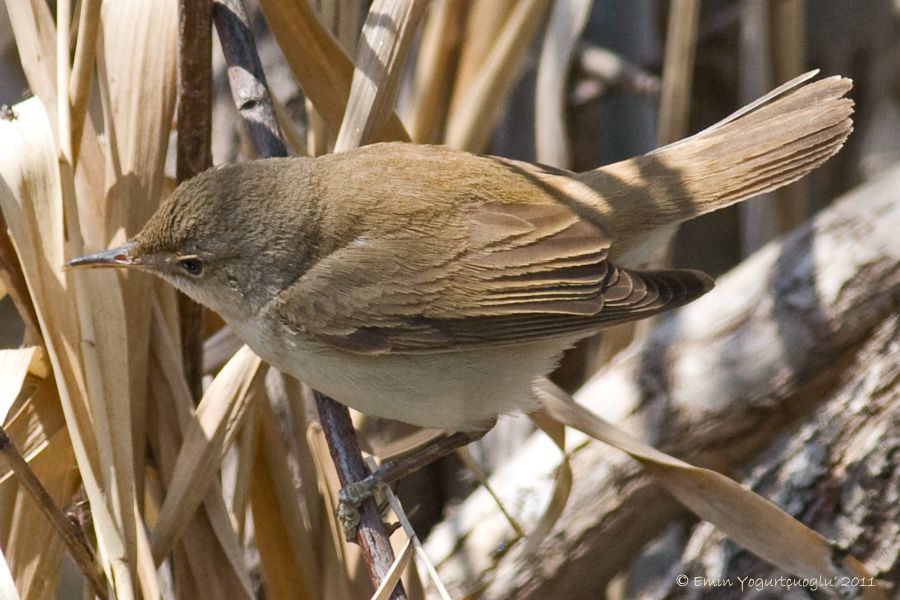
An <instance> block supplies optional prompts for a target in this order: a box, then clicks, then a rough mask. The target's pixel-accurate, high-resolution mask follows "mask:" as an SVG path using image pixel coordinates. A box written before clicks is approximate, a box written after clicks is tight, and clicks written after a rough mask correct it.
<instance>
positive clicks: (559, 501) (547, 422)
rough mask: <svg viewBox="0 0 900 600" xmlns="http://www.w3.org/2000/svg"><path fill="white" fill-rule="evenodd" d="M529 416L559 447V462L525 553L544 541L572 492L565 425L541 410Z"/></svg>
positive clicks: (526, 543) (530, 534)
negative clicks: (547, 499)
mask: <svg viewBox="0 0 900 600" xmlns="http://www.w3.org/2000/svg"><path fill="white" fill-rule="evenodd" d="M529 416H530V417H531V420H532V421H533V422H534V424H535V425H537V426H538V427H539V428H540V429H541V431H543V432H544V433H545V434H546V435H547V437H549V438H550V439H551V440H553V443H554V444H556V447H557V449H559V452H560V454H561V457H560V461H559V464H558V465H557V467H556V470H555V472H554V473H553V493H552V494H551V496H550V501H549V502H548V503H547V507H546V508H545V509H544V513H543V514H542V515H541V516H540V518H539V519H538V520H537V523H535V526H534V529H532V530H531V531H530V532H529V533H528V538H527V539H526V541H525V550H524V552H525V553H526V554H530V553H531V551H532V550H533V549H534V548H536V547H537V545H538V544H540V543H542V542H543V541H544V538H545V537H546V536H547V534H548V533H550V530H551V529H553V525H555V524H556V522H557V521H558V520H559V517H560V516H562V513H563V509H565V507H566V502H568V500H569V495H570V494H571V492H572V482H573V476H572V465H571V463H570V462H569V453H568V452H566V428H565V426H564V425H563V424H562V423H560V422H559V421H557V420H556V419H554V418H552V417H550V416H548V415H547V414H546V413H545V412H544V411H543V410H538V411H535V412H533V413H531V415H529ZM519 533H520V534H521V529H520V530H519Z"/></svg>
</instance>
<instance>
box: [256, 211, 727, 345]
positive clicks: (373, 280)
mask: <svg viewBox="0 0 900 600" xmlns="http://www.w3.org/2000/svg"><path fill="white" fill-rule="evenodd" d="M456 218H457V222H455V223H453V224H452V225H453V226H452V227H448V228H445V230H446V231H456V232H462V233H461V234H460V236H459V239H455V240H443V243H438V242H437V241H435V240H429V239H427V236H425V235H423V233H422V232H423V231H427V230H428V228H427V227H425V226H424V224H419V226H411V227H405V228H398V229H397V230H396V231H394V232H392V233H391V235H389V236H383V237H381V238H377V239H376V238H371V237H367V238H364V243H360V240H359V239H357V240H354V241H353V242H352V243H348V244H347V245H345V246H343V247H342V248H340V249H338V250H337V251H335V252H333V253H332V254H330V255H328V256H326V257H324V258H322V259H321V260H320V261H318V262H317V263H316V264H315V265H314V266H313V267H312V268H310V269H309V270H308V271H307V272H306V273H305V274H304V275H303V276H302V277H301V278H300V279H298V280H297V281H296V282H294V284H293V285H291V286H289V287H288V288H287V289H285V290H284V291H283V292H282V293H281V294H279V295H278V296H277V297H276V299H275V300H274V301H273V303H272V304H271V305H270V307H268V309H267V310H268V312H269V314H270V315H274V316H275V318H278V319H279V320H281V321H282V322H283V324H284V325H285V326H287V327H290V328H292V329H294V330H297V331H299V332H302V334H304V335H306V336H309V337H311V338H313V339H317V340H319V341H322V342H325V343H328V344H331V345H333V346H335V347H338V348H342V349H345V350H349V351H353V352H360V353H375V354H383V353H421V352H445V351H452V350H455V349H460V348H464V347H478V346H489V345H509V344H520V343H526V342H533V341H539V340H542V339H549V338H554V337H561V336H576V337H577V336H578V335H582V334H583V335H588V334H589V333H591V332H593V331H596V330H597V329H600V328H602V327H607V326H609V325H614V324H617V323H622V322H625V321H631V320H634V319H640V318H644V317H647V316H650V315H654V314H657V313H660V312H662V311H665V310H668V309H671V308H674V307H676V306H679V305H681V304H684V303H686V302H689V301H690V300H693V299H694V298H696V297H697V296H699V295H701V294H703V293H705V292H706V291H707V290H708V289H710V287H711V281H710V279H709V278H708V277H707V276H705V275H703V274H702V273H698V272H695V271H681V270H669V271H633V270H625V269H620V268H617V267H616V266H615V265H613V264H612V263H610V262H609V260H608V254H609V245H610V239H609V236H608V235H607V234H606V232H604V231H603V230H602V229H600V228H599V227H597V226H595V225H593V224H591V223H589V222H587V221H585V220H583V219H581V218H579V217H578V216H577V215H576V214H575V213H573V212H572V211H571V210H569V209H568V208H566V207H564V206H562V205H559V204H550V203H545V204H537V203H535V204H526V203H521V202H517V203H503V202H485V203H481V204H478V205H476V208H475V209H473V210H471V211H461V212H460V214H459V215H457V217H456ZM413 225H415V224H413ZM448 242H450V243H448ZM410 248H414V252H410Z"/></svg>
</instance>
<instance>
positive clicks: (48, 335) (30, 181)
mask: <svg viewBox="0 0 900 600" xmlns="http://www.w3.org/2000/svg"><path fill="white" fill-rule="evenodd" d="M14 110H15V112H16V114H17V118H16V119H15V120H13V121H0V140H2V142H3V143H2V144H0V178H2V180H3V181H2V185H0V207H2V210H3V214H4V217H5V219H6V223H7V225H8V227H9V230H10V233H11V237H12V239H13V242H14V243H15V245H16V251H17V254H18V256H19V259H20V261H21V264H22V268H23V273H24V274H25V278H26V281H27V283H28V288H29V291H30V294H31V297H32V299H33V301H34V306H35V310H36V312H37V314H38V319H39V321H40V324H41V330H42V331H43V335H44V342H45V343H46V347H47V351H48V355H49V358H50V362H51V364H52V366H53V371H54V374H55V376H56V382H57V386H58V389H59V392H60V399H61V403H62V406H63V412H64V414H65V417H66V425H67V427H68V430H69V435H70V437H71V440H72V448H73V450H74V451H75V456H76V458H77V461H78V468H79V473H80V475H81V478H82V482H83V484H84V487H85V491H86V492H87V494H88V497H89V499H90V502H91V512H92V515H93V521H94V525H95V532H96V534H97V538H98V540H99V543H100V548H101V561H102V565H103V568H104V570H105V571H106V573H107V576H108V577H109V578H110V580H111V581H122V582H127V581H128V579H129V575H128V567H127V564H126V562H125V561H124V560H123V559H124V550H125V548H124V541H123V539H122V536H121V533H120V530H119V528H118V527H117V526H116V525H115V521H114V520H113V517H112V514H111V513H110V512H109V509H108V506H107V504H106V495H105V493H104V491H103V486H101V484H100V475H99V474H100V472H101V471H100V469H99V464H100V462H99V460H100V458H99V451H98V447H97V440H96V438H95V435H94V429H93V425H92V416H91V411H90V409H89V408H88V404H87V396H88V394H87V391H86V388H87V385H86V382H85V379H84V376H83V374H82V371H81V364H82V362H81V357H80V356H79V355H80V353H81V352H85V351H89V350H90V349H92V348H93V346H92V345H91V344H92V342H93V340H92V338H91V337H90V336H88V335H87V332H82V331H80V330H79V325H78V321H77V315H75V314H73V311H72V293H71V286H70V284H69V283H68V282H67V281H66V280H65V279H64V278H63V274H62V272H61V270H60V268H61V265H62V264H63V263H64V262H65V258H66V252H65V250H64V239H65V238H64V234H63V231H64V226H63V205H62V187H63V186H62V182H61V177H60V168H59V163H58V161H57V148H56V144H55V141H54V138H53V133H52V131H51V128H50V120H49V118H48V115H47V113H46V111H45V110H44V106H43V104H42V103H41V101H40V100H39V99H36V98H34V99H31V100H27V101H25V102H22V103H20V104H18V105H16V107H15V108H14ZM83 334H84V335H85V337H84V338H82V335H83ZM82 339H84V340H86V341H85V343H82ZM129 506H130V502H129ZM113 573H115V574H116V576H115V577H114V576H113ZM123 585H124V583H123ZM123 593H124V591H123ZM125 595H126V597H128V596H129V594H127V593H126V594H125Z"/></svg>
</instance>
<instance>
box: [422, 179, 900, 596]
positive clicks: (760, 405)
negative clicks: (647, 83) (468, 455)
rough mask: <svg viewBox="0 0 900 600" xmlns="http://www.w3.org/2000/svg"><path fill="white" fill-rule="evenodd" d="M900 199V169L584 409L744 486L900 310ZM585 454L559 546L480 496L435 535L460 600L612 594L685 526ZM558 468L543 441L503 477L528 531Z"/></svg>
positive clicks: (653, 490) (625, 477)
mask: <svg viewBox="0 0 900 600" xmlns="http://www.w3.org/2000/svg"><path fill="white" fill-rule="evenodd" d="M898 190H900V168H896V169H894V170H892V171H890V172H888V173H887V174H886V175H885V176H883V177H881V178H880V179H878V180H876V181H874V182H872V183H870V184H867V185H866V186H863V187H862V188H860V189H858V190H856V191H854V192H852V193H850V194H848V195H847V196H845V197H844V198H843V199H842V200H840V201H838V202H836V203H835V204H834V205H833V206H832V207H831V208H829V209H828V210H827V211H824V212H823V213H821V214H820V215H819V216H818V217H817V218H816V219H814V220H813V221H812V222H811V223H809V224H807V225H804V226H803V227H801V228H800V229H798V230H797V231H795V232H794V233H793V234H792V235H790V236H789V237H787V238H785V239H784V240H781V241H777V242H774V243H772V244H770V245H768V246H766V247H765V248H763V249H762V250H760V251H759V252H757V253H756V254H755V255H753V256H752V257H750V258H749V259H748V260H747V261H745V262H744V263H742V264H741V265H740V266H738V267H737V268H736V269H735V270H734V271H732V272H731V273H729V274H728V275H726V276H725V277H723V278H722V279H721V280H720V281H719V282H718V284H717V288H716V289H715V290H713V291H712V292H710V293H709V294H708V295H707V296H705V297H703V298H701V299H700V300H698V301H697V302H695V303H694V304H692V305H690V306H688V307H686V308H685V309H682V310H681V311H679V312H677V313H675V314H673V315H672V316H671V317H670V318H668V319H666V320H665V321H663V322H662V323H661V325H660V326H659V327H658V328H657V329H655V330H654V331H653V332H652V334H651V335H649V336H648V337H646V338H644V339H643V340H639V341H638V342H636V343H635V344H633V345H632V346H631V347H630V348H629V349H627V350H626V351H624V352H623V353H622V354H621V355H620V356H619V357H618V358H617V359H616V360H615V361H614V362H613V363H612V364H611V365H610V366H609V367H608V368H607V369H605V370H603V371H601V372H600V373H598V374H597V375H596V376H595V377H594V378H593V379H592V380H591V381H589V382H588V384H587V385H586V386H585V387H584V388H582V390H581V391H580V392H579V394H578V395H577V398H578V399H579V400H580V401H582V402H584V403H585V404H587V405H589V406H590V407H591V408H592V409H593V410H595V411H596V412H598V413H599V414H601V415H602V416H604V417H605V418H607V419H609V420H612V421H615V422H617V423H618V424H619V425H620V426H623V427H624V428H626V429H628V430H629V431H631V432H632V433H633V434H636V435H639V436H641V437H643V438H644V439H645V440H647V441H649V442H650V443H652V444H654V445H656V446H657V447H659V448H660V449H663V450H664V451H666V452H669V453H671V454H674V455H675V456H678V457H680V458H683V459H685V460H688V461H689V462H692V463H694V464H698V465H701V466H705V467H709V468H713V469H717V470H720V471H723V472H725V473H728V474H734V473H735V472H737V473H739V474H740V472H741V471H740V469H741V468H742V467H744V466H745V465H746V464H747V463H748V461H750V460H752V459H753V457H755V456H756V455H757V454H758V453H759V452H760V451H761V450H763V449H764V448H766V447H767V446H768V445H769V444H771V442H772V440H773V439H775V438H776V436H778V435H779V434H781V433H782V432H784V431H788V430H789V428H797V427H799V426H800V425H799V424H800V423H802V422H805V421H806V420H808V419H810V418H812V417H813V416H814V414H815V413H814V412H813V411H814V409H816V410H817V407H819V406H820V405H821V404H822V402H823V400H824V399H825V397H826V396H827V393H828V391H829V390H831V389H832V388H833V387H834V386H835V383H836V382H837V381H838V380H839V378H840V377H841V376H842V375H843V374H844V373H845V372H846V371H847V369H848V366H849V365H852V364H853V361H854V357H855V356H856V353H857V352H858V351H859V348H860V347H861V346H862V345H863V344H864V343H865V342H866V340H867V339H868V337H869V336H870V333H871V331H872V329H873V328H874V327H876V326H877V325H878V324H879V323H881V322H883V321H884V320H885V319H886V318H887V317H888V315H891V314H894V313H896V312H897V310H898V304H900V243H898V241H897V232H898V231H900V199H898V196H900V192H898ZM892 387H893V390H892V393H893V395H894V396H895V397H896V395H897V393H896V387H897V384H896V382H894V383H892ZM894 401H895V403H896V398H895V400H894ZM583 442H584V440H583V438H580V437H575V436H572V439H570V440H569V448H570V449H571V451H570V460H571V465H572V469H573V472H574V485H573V488H572V493H571V497H570V499H569V503H568V506H567V507H566V509H565V511H564V513H563V514H562V516H561V518H560V520H559V521H558V522H557V523H556V525H555V526H554V527H553V529H552V530H551V531H550V533H549V534H548V535H547V536H546V537H545V539H543V540H540V541H539V542H538V543H532V544H528V545H527V547H526V545H525V544H522V543H518V544H515V543H513V541H514V540H513V536H512V534H511V530H510V528H509V526H508V525H507V524H506V523H505V521H504V520H503V518H502V517H501V516H500V515H499V512H498V511H497V509H496V507H495V506H494V505H493V504H492V502H491V500H490V499H489V498H488V496H487V494H486V493H484V492H483V491H481V490H479V491H478V492H476V493H475V494H473V496H472V497H470V498H469V499H468V500H467V501H466V502H465V503H464V504H463V505H462V506H461V507H460V510H458V511H457V512H456V513H455V515H454V516H453V517H452V518H451V519H449V520H448V521H447V522H445V523H444V524H442V526H440V527H438V528H437V529H436V530H435V533H434V534H432V536H431V538H430V539H429V543H428V549H429V552H430V555H431V556H432V558H433V559H434V560H435V562H436V563H437V564H438V565H439V573H440V574H441V577H442V579H443V581H444V582H445V583H446V584H447V585H448V586H450V588H451V589H452V591H453V593H454V594H462V593H466V592H471V591H472V590H473V589H479V590H480V591H481V594H482V595H483V597H485V598H513V597H515V598H532V597H559V598H561V597H566V598H571V597H587V596H590V597H597V595H598V594H601V593H603V591H604V590H605V589H606V586H607V584H608V583H609V581H610V579H611V578H612V577H613V576H614V575H615V574H616V573H618V572H620V571H621V570H622V569H623V568H625V567H626V566H627V565H628V564H629V563H630V562H631V560H632V559H633V558H634V557H635V556H636V555H637V554H638V553H639V552H640V551H641V549H642V548H643V546H644V545H645V544H646V543H647V542H648V541H650V540H652V539H654V538H655V537H656V536H657V535H658V534H659V533H660V532H662V531H663V530H664V529H665V528H666V526H667V525H668V524H669V523H670V522H671V521H672V520H673V519H674V518H675V517H677V516H679V515H683V514H684V512H685V511H684V509H683V508H681V507H680V505H678V504H677V503H676V502H675V500H673V499H672V498H670V497H669V496H667V495H666V494H665V493H664V492H663V491H662V490H661V488H659V487H658V486H657V485H655V484H654V482H653V481H652V480H651V479H650V478H649V477H648V476H647V475H645V474H644V473H642V472H641V470H640V469H639V468H638V467H637V466H636V465H635V464H634V463H633V462H632V461H630V460H629V459H627V458H625V457H623V456H621V455H619V454H618V453H617V452H615V451H612V450H611V449H610V448H608V447H605V446H602V445H601V444H598V443H590V444H584V443H583ZM892 460H893V461H894V463H893V464H894V467H896V460H897V458H896V456H894V457H893V459H892ZM558 461H559V458H558V453H556V452H555V451H554V450H553V446H552V444H551V443H550V442H549V441H548V440H546V439H543V438H541V437H536V438H535V439H532V440H531V441H530V442H529V444H528V445H527V446H526V447H525V448H523V449H522V451H521V453H520V455H519V456H518V457H517V458H516V459H515V460H514V461H511V462H510V463H509V464H508V465H506V467H505V468H504V469H502V470H500V471H498V473H497V474H496V475H495V477H494V478H493V483H494V486H495V488H496V489H497V491H498V493H499V495H500V497H501V499H502V500H503V501H504V503H505V505H506V506H507V508H508V509H509V510H510V511H511V512H512V513H513V515H514V516H515V518H517V519H518V520H519V521H520V523H521V525H522V526H523V527H524V529H525V530H526V531H529V530H531V529H532V528H533V527H534V523H535V522H536V519H537V518H538V516H539V515H540V513H541V511H542V510H543V506H544V505H545V504H546V502H547V500H548V498H549V497H550V494H551V490H552V482H553V476H552V473H553V469H554V468H555V465H556V464H557V463H558ZM773 500H775V501H776V502H777V501H778V498H777V497H776V498H773ZM801 516H802V515H801ZM857 525H858V526H860V527H863V526H864V524H863V523H857ZM826 534H827V531H826ZM504 547H509V549H508V551H506V552H504V553H502V554H501V553H499V552H497V549H498V548H504ZM872 566H873V567H874V565H872Z"/></svg>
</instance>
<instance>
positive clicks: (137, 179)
mask: <svg viewBox="0 0 900 600" xmlns="http://www.w3.org/2000/svg"><path fill="white" fill-rule="evenodd" d="M176 13H177V11H176V3H175V2H174V1H172V0H166V1H164V2H154V3H147V2H143V1H141V0H126V1H121V2H114V3H110V2H105V3H103V5H102V8H101V17H100V18H101V22H100V27H101V48H100V53H99V58H98V69H99V73H100V77H99V80H100V81H99V83H100V87H101V91H102V94H101V97H102V99H103V100H104V106H103V108H104V117H105V122H106V135H107V139H108V140H109V155H108V157H107V167H106V189H107V195H106V203H105V219H106V221H105V224H104V225H105V232H104V233H103V234H102V238H101V239H104V240H111V239H113V238H116V237H117V236H121V235H122V232H123V231H124V233H125V234H126V235H129V234H132V233H135V232H136V231H137V230H138V229H139V228H140V227H141V226H142V225H143V224H144V222H145V221H146V220H147V218H149V216H150V214H152V212H153V211H154V209H155V207H156V206H157V205H158V204H159V201H160V198H161V196H162V191H163V189H164V186H163V166H164V161H165V156H166V151H167V147H168V136H169V131H170V127H171V122H172V114H173V110H174V106H175V88H176V54H177V53H176V40H177V18H176V17H177V14H176ZM114 281H118V280H117V279H114ZM109 283H111V284H112V283H113V282H109ZM151 286H152V283H151V279H150V278H149V277H146V276H140V275H138V276H136V277H128V278H127V285H125V286H124V288H123V296H122V300H121V302H122V306H123V308H122V312H121V313H120V316H121V318H120V319H116V320H115V321H112V320H111V319H108V318H105V319H100V318H99V317H100V315H99V314H97V315H96V316H97V318H95V319H94V326H95V330H96V333H97V334H98V336H102V338H103V339H102V340H100V339H98V342H102V343H101V344H100V345H99V346H98V348H99V349H103V350H105V351H106V354H105V355H104V359H103V360H104V362H103V366H104V367H105V370H104V374H105V375H106V376H107V377H108V378H109V381H108V383H107V386H106V387H105V390H106V392H107V394H112V393H113V391H115V394H116V395H115V396H112V395H110V396H108V399H107V402H106V407H105V410H106V413H105V414H106V417H107V419H108V429H107V431H108V432H109V434H108V438H107V436H106V435H100V436H98V440H99V441H100V443H101V447H102V446H103V445H104V444H109V447H110V449H111V450H112V451H113V453H114V454H113V458H114V461H115V462H113V463H112V464H115V467H116V468H115V469H114V470H113V471H112V472H111V474H114V475H115V476H116V487H115V488H112V489H116V490H117V494H118V506H119V508H118V511H119V514H120V515H121V517H120V518H121V519H122V526H123V529H124V532H125V535H126V540H127V544H128V545H127V549H128V555H129V559H130V561H137V560H138V557H137V552H138V545H139V544H141V545H142V544H145V543H147V542H146V541H145V540H140V541H138V539H137V538H138V537H143V536H144V535H145V532H144V528H143V526H137V524H136V523H135V522H134V521H132V519H133V517H134V512H133V511H132V510H131V509H132V505H133V503H134V498H142V497H143V491H142V488H143V480H142V479H141V480H137V481H136V480H135V478H134V473H135V467H136V470H137V472H143V456H144V454H143V448H144V443H145V441H144V438H145V423H144V417H145V414H146V409H145V402H146V392H147V383H146V382H147V365H148V362H149V361H148V353H149V348H148V343H147V340H148V338H149V331H150V294H149V293H148V292H149V291H150V289H152V288H151ZM112 287H113V288H115V287H117V284H113V286H112ZM107 290H108V288H107ZM107 290H104V292H103V293H104V295H105V294H106V292H107ZM97 301H98V298H97V295H94V296H93V297H92V298H91V302H90V305H91V306H95V305H96V304H98V302H97ZM124 306H127V307H128V311H127V313H126V312H125V311H124ZM123 331H124V332H126V336H125V338H124V339H122V332H123ZM117 356H125V357H127V360H125V361H123V362H124V364H120V365H116V366H113V363H114V361H112V360H110V359H112V358H115V357H117ZM126 391H127V393H126ZM94 396H96V394H92V397H94ZM104 438H106V439H104ZM133 564H136V562H135V563H133ZM142 564H143V563H142ZM150 567H151V569H149V570H148V569H147V568H146V565H144V566H142V569H143V572H144V573H147V572H152V563H151V565H150ZM154 579H155V577H154ZM141 581H142V584H143V585H149V581H147V580H145V579H144V578H142V579H141Z"/></svg>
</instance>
